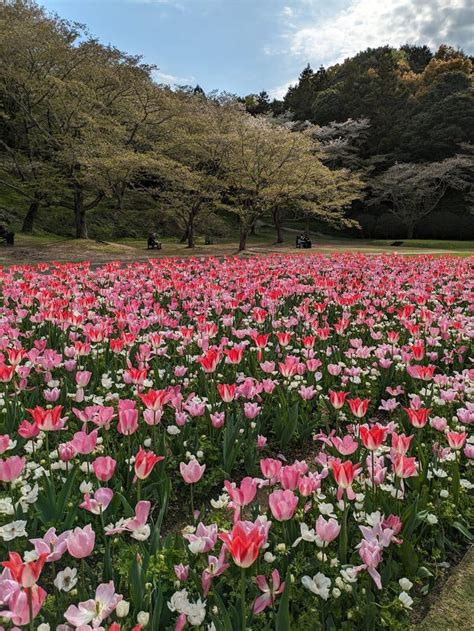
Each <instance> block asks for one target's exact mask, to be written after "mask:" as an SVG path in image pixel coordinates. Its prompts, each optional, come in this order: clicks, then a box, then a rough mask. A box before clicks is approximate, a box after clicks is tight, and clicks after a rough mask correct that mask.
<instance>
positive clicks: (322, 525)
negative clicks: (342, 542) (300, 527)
mask: <svg viewBox="0 0 474 631" xmlns="http://www.w3.org/2000/svg"><path fill="white" fill-rule="evenodd" d="M340 531H341V526H340V525H339V523H338V522H337V520H336V519H333V518H331V519H328V520H326V519H324V517H323V516H322V515H320V516H319V517H318V519H317V520H316V534H317V535H318V537H319V538H320V539H321V541H323V542H324V543H330V542H331V541H334V539H336V537H337V536H338V535H339V533H340Z"/></svg>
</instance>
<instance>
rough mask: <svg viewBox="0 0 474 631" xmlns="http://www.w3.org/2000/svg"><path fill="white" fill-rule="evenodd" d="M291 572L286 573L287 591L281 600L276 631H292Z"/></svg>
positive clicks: (285, 590) (284, 591)
mask: <svg viewBox="0 0 474 631" xmlns="http://www.w3.org/2000/svg"><path fill="white" fill-rule="evenodd" d="M290 591H291V581H290V571H289V570H288V572H287V573H286V579H285V589H284V590H283V594H282V596H281V599H280V606H279V607H278V613H277V615H276V620H275V631H291V626H290Z"/></svg>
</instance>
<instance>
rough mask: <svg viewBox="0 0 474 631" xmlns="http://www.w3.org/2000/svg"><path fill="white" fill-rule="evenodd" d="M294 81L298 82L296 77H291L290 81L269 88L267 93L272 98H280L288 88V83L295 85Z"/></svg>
mask: <svg viewBox="0 0 474 631" xmlns="http://www.w3.org/2000/svg"><path fill="white" fill-rule="evenodd" d="M296 83H298V78H295V79H292V80H291V81H287V82H286V83H283V84H282V85H278V86H276V87H275V88H271V89H269V90H268V95H269V96H270V98H272V99H282V98H283V97H284V96H285V94H286V93H287V92H288V88H289V87H290V85H295V84H296Z"/></svg>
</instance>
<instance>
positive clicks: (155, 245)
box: [147, 233, 161, 250]
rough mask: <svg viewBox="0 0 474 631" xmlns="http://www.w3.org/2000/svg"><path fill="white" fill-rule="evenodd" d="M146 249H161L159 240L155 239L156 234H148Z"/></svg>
mask: <svg viewBox="0 0 474 631" xmlns="http://www.w3.org/2000/svg"><path fill="white" fill-rule="evenodd" d="M147 250H161V242H160V241H157V240H156V234H154V233H152V234H149V235H148V241H147Z"/></svg>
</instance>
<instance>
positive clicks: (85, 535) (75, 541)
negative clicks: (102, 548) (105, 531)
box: [66, 524, 95, 559]
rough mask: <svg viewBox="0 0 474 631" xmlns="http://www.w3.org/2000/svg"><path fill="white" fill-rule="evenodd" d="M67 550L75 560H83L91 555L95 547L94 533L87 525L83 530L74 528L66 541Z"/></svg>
mask: <svg viewBox="0 0 474 631" xmlns="http://www.w3.org/2000/svg"><path fill="white" fill-rule="evenodd" d="M66 544H67V550H68V552H69V554H70V555H71V556H73V557H74V558H75V559H84V558H85V557H88V556H90V555H91V553H92V550H93V549H94V546H95V532H94V531H93V530H92V526H91V525H90V524H87V526H84V528H74V530H72V531H71V532H70V533H69V535H68V538H67V540H66Z"/></svg>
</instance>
